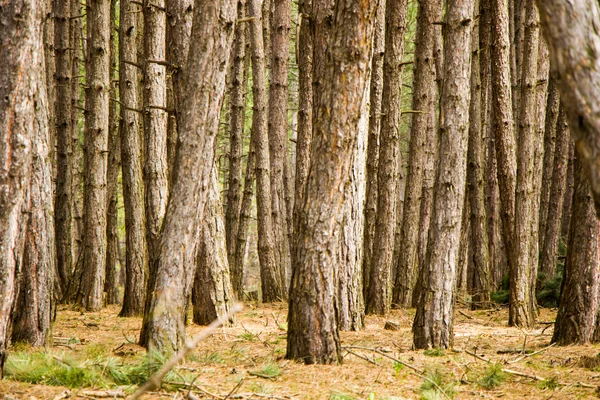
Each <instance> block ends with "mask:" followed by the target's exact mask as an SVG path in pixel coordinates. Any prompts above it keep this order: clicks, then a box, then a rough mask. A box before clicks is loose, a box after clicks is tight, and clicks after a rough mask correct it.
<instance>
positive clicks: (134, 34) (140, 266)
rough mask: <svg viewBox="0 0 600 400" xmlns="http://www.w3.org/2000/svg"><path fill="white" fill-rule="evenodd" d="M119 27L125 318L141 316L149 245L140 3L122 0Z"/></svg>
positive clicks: (123, 312)
mask: <svg viewBox="0 0 600 400" xmlns="http://www.w3.org/2000/svg"><path fill="white" fill-rule="evenodd" d="M120 7H121V23H120V27H119V44H120V56H119V61H120V68H119V93H120V99H121V127H120V133H121V161H122V165H123V204H124V206H125V245H126V251H125V289H124V295H123V308H122V309H121V313H120V314H119V315H120V316H122V317H129V316H134V315H142V313H143V312H144V299H145V296H146V283H147V280H148V255H147V247H146V214H145V211H144V210H145V204H144V181H143V170H142V154H143V150H142V149H143V141H142V125H141V124H142V114H141V113H140V112H139V110H140V109H141V105H142V101H141V98H140V96H139V93H140V88H139V80H140V75H141V71H139V70H138V69H137V68H136V67H135V66H134V65H131V64H130V63H135V64H137V63H138V58H137V53H136V48H137V46H138V44H139V40H138V39H139V33H140V25H141V18H140V14H139V12H137V11H139V9H140V7H139V5H137V4H134V3H133V2H132V1H131V0H120Z"/></svg>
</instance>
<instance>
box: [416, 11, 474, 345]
mask: <svg viewBox="0 0 600 400" xmlns="http://www.w3.org/2000/svg"><path fill="white" fill-rule="evenodd" d="M472 17H473V1H472V0H456V1H454V2H452V3H450V4H448V9H447V12H446V28H447V32H446V38H445V43H444V71H445V74H444V83H443V89H442V97H441V99H440V110H441V112H442V113H443V115H444V119H443V121H442V122H441V126H440V132H442V133H444V134H443V135H441V137H440V147H439V151H440V158H439V165H438V168H437V179H436V183H435V191H434V201H433V214H432V217H431V226H430V230H429V244H428V246H427V255H426V260H425V264H424V266H423V269H424V271H423V287H422V289H421V293H420V294H419V302H418V304H417V313H416V315H415V321H414V324H413V334H414V340H413V343H414V345H415V347H416V348H429V347H436V348H437V347H440V348H447V347H450V346H452V342H453V324H452V323H453V313H454V283H455V279H456V264H457V262H458V247H459V238H460V230H461V222H462V221H461V217H462V212H463V205H464V204H463V203H464V199H465V180H466V174H467V163H466V161H467V160H466V157H467V140H468V133H469V126H468V125H469V101H470V90H469V78H470V70H471V64H470V40H471V30H472V26H471V21H472Z"/></svg>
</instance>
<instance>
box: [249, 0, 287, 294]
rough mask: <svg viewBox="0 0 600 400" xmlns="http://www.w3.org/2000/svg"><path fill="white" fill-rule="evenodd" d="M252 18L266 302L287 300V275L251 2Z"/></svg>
mask: <svg viewBox="0 0 600 400" xmlns="http://www.w3.org/2000/svg"><path fill="white" fill-rule="evenodd" d="M248 7H249V15H250V17H253V18H254V19H253V20H252V21H250V44H251V48H252V84H253V86H252V90H253V95H254V112H253V114H252V135H253V136H254V139H253V140H254V146H255V151H256V207H257V218H258V257H259V260H260V282H261V289H262V300H263V301H264V302H273V301H280V300H282V299H284V298H286V297H287V295H286V293H285V283H284V282H283V281H282V277H283V273H282V272H281V270H280V268H281V267H282V265H281V264H278V263H277V262H276V261H277V258H276V257H275V241H274V239H273V222H272V221H273V220H272V218H271V215H272V202H271V186H270V178H269V173H270V162H269V138H268V131H267V128H268V125H267V118H268V114H267V111H268V110H267V97H266V96H267V93H266V81H265V57H264V51H263V48H262V45H263V38H262V36H261V35H262V25H261V19H260V15H261V13H260V4H259V3H258V0H251V1H250V4H249V5H248Z"/></svg>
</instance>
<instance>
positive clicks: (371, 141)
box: [363, 0, 386, 297]
mask: <svg viewBox="0 0 600 400" xmlns="http://www.w3.org/2000/svg"><path fill="white" fill-rule="evenodd" d="M385 4H386V2H385V1H383V0H382V1H380V2H379V4H377V12H376V14H375V32H374V33H373V57H372V58H371V84H370V95H369V102H370V104H371V106H370V109H369V134H368V140H367V176H366V181H367V182H366V183H367V186H366V196H365V228H364V232H365V235H364V239H363V240H364V244H363V290H364V291H365V297H366V294H367V293H366V292H367V290H369V286H370V285H369V282H370V279H371V276H370V274H371V259H372V258H373V257H372V255H373V240H374V238H375V222H376V219H377V165H378V163H379V132H380V130H381V102H382V99H383V58H384V54H385Z"/></svg>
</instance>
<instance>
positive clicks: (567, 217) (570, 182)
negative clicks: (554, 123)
mask: <svg viewBox="0 0 600 400" xmlns="http://www.w3.org/2000/svg"><path fill="white" fill-rule="evenodd" d="M561 103H562V102H561ZM574 164H575V142H574V140H573V138H571V140H569V162H568V163H567V182H566V183H565V199H564V200H563V210H562V216H561V223H560V236H561V237H562V238H564V239H565V241H566V240H567V239H568V236H569V229H570V227H571V206H572V205H573V192H574V191H575V187H574V186H575V177H574V170H575V165H574Z"/></svg>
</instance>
